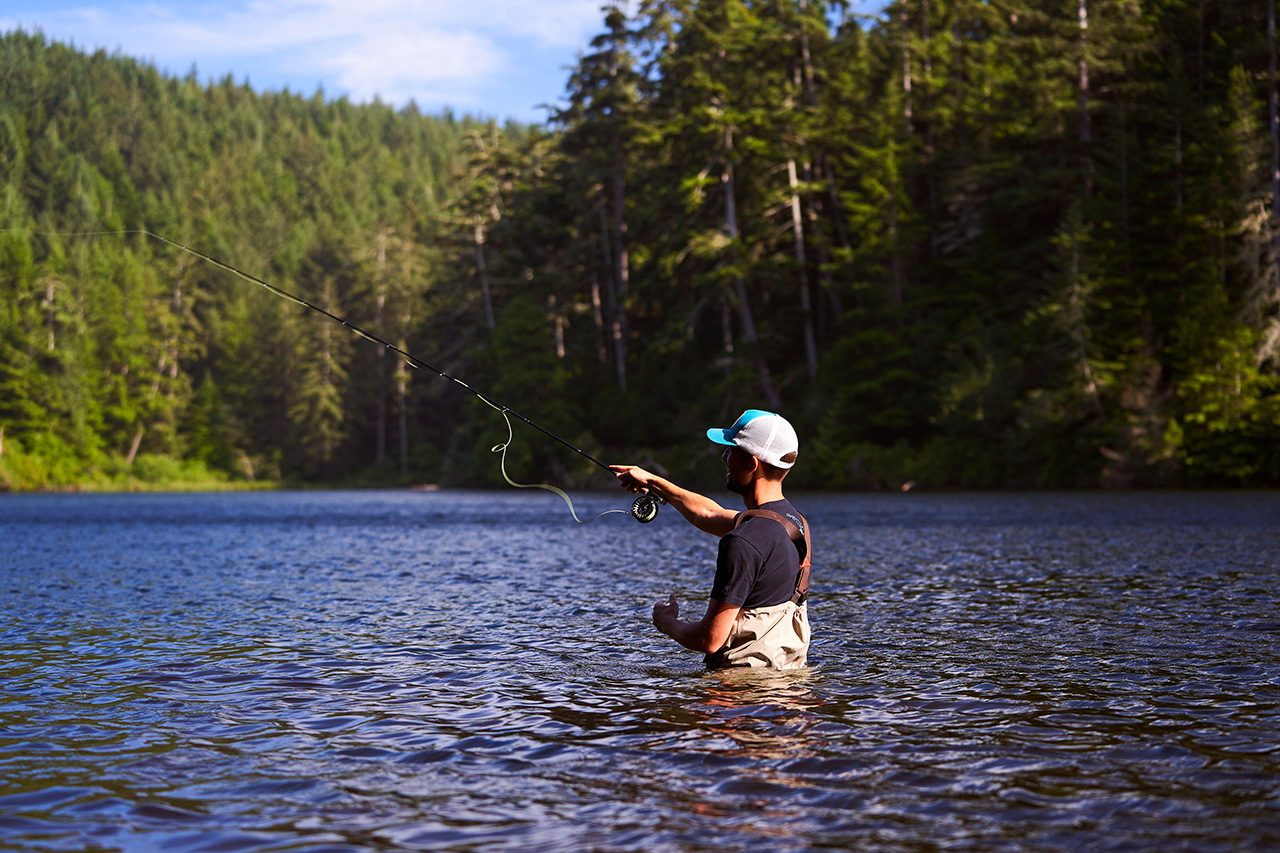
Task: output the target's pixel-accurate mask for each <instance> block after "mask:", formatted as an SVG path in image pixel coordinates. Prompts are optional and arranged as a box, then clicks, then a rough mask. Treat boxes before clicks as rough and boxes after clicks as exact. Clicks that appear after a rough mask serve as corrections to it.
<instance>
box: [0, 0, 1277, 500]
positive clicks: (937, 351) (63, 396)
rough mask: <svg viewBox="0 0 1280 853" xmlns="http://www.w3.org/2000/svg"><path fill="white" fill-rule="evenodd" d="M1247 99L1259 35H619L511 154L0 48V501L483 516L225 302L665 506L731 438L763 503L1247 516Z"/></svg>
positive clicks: (413, 121)
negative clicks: (663, 498)
mask: <svg viewBox="0 0 1280 853" xmlns="http://www.w3.org/2000/svg"><path fill="white" fill-rule="evenodd" d="M1276 91H1277V47H1276V43H1275V4H1274V2H1273V0H894V2H891V3H889V4H888V5H887V6H886V7H885V8H884V9H883V11H882V12H880V13H879V14H877V15H876V16H862V15H857V14H854V11H853V9H852V8H851V7H849V6H847V5H846V4H843V3H841V2H838V1H837V0H633V2H631V3H628V4H626V5H608V6H605V7H604V8H603V9H602V10H601V20H600V26H599V31H598V35H597V36H596V37H595V38H594V40H593V41H592V42H591V43H590V45H589V47H587V48H585V49H584V51H583V52H582V53H581V55H580V56H579V57H578V60H577V63H576V65H575V67H574V68H573V69H572V71H571V74H570V76H569V79H568V84H567V87H566V90H565V91H564V92H548V93H547V99H548V101H553V102H555V103H556V106H555V107H554V109H552V110H551V111H550V113H549V117H548V120H547V121H546V123H545V124H538V125H523V124H516V123H512V122H507V123H501V122H498V121H494V120H492V119H489V118H485V117H483V116H459V115H454V114H452V113H450V112H444V113H441V114H437V115H430V114H425V113H424V112H422V111H420V110H419V109H418V108H417V107H416V106H414V105H412V104H411V105H409V106H407V107H404V108H399V109H397V108H393V107H391V106H388V105H386V104H383V103H381V102H377V101H375V102H373V103H365V104H356V103H352V102H350V101H349V100H347V99H345V98H330V97H326V95H325V93H324V92H323V91H317V92H315V93H314V94H312V95H306V94H300V93H293V92H289V91H287V90H286V91H283V92H272V91H266V92H258V91H255V90H253V89H251V88H250V87H249V86H248V85H247V84H238V83H236V82H235V80H234V79H232V78H231V77H227V78H225V79H222V80H201V79H199V78H198V76H197V74H196V72H195V70H194V69H193V70H192V71H191V72H190V73H189V74H188V75H187V76H185V77H182V78H176V77H171V76H166V75H164V74H162V73H160V72H159V71H157V70H156V69H155V68H154V67H153V66H152V65H149V64H147V63H145V62H142V61H139V60H136V59H132V58H129V57H127V56H122V55H119V54H107V53H105V52H95V53H88V52H85V51H81V50H78V49H76V48H74V47H72V46H68V45H64V44H60V43H57V42H53V41H50V40H49V39H47V38H46V37H45V36H43V35H42V34H40V33H38V32H36V33H29V32H24V31H13V32H9V33H7V34H4V35H2V36H0V490H25V489H42V488H137V487H143V486H148V485H149V486H150V487H169V488H175V487H180V486H193V485H195V486H206V487H213V486H225V487H252V486H263V485H268V486H269V485H279V484H282V483H283V484H291V485H302V484H316V485H335V484H341V485H396V484H399V485H409V484H426V483H432V484H441V485H446V486H486V485H497V484H500V483H501V482H502V470H501V469H500V466H499V460H498V458H497V456H495V454H494V453H493V452H492V450H493V448H494V447H495V446H499V445H503V444H505V443H507V439H508V432H507V424H506V422H505V421H504V419H503V417H502V415H501V413H500V412H499V411H497V410H495V409H494V408H493V407H491V406H489V405H487V404H486V403H485V402H484V401H483V400H481V399H479V398H477V397H476V396H475V395H473V394H471V393H469V392H468V391H467V390H466V389H465V388H464V387H461V386H460V385H459V384H457V383H454V382H450V381H447V380H446V379H442V378H441V377H440V376H438V375H436V374H435V373H433V372H431V371H430V370H425V369H421V368H420V367H415V366H413V365H412V364H409V363H407V362H406V361H405V360H404V359H402V358H399V357H397V355H396V353H395V352H394V351H393V350H390V349H388V348H386V347H383V346H380V345H378V344H376V343H374V342H371V341H369V340H366V339H364V338H362V337H361V336H359V335H357V334H352V333H351V331H350V330H349V329H347V328H344V326H343V325H342V324H341V323H338V322H335V321H333V320H332V319H329V318H327V317H325V316H323V315H322V314H321V313H319V312H317V311H313V310H309V309H307V308H305V307H302V306H299V305H298V304H297V303H296V302H293V301H290V300H288V299H283V298H281V297H280V296H279V295H277V294H276V293H273V292H272V291H271V290H270V289H268V288H265V287H261V286H258V284H256V283H255V282H254V281H253V280H251V279H252V278H257V279H261V280H262V281H264V282H267V283H269V284H271V285H272V286H274V287H277V288H280V289H282V290H284V291H287V292H289V293H292V294H296V295H297V296H299V297H300V298H302V299H305V300H306V301H308V302H310V303H312V304H314V305H315V306H317V307H319V308H322V309H323V310H324V311H327V312H329V313H331V314H332V315H334V316H337V317H341V318H344V319H346V320H348V321H349V322H350V323H352V324H354V325H356V326H358V327H360V328H362V329H364V330H366V331H368V332H369V333H371V334H373V335H375V336H377V337H378V338H380V339H382V340H383V341H386V342H389V343H391V344H393V345H394V346H395V347H398V348H400V349H402V350H404V351H406V352H409V353H412V354H413V356H414V357H415V358H417V359H419V360H421V361H422V362H424V363H426V364H428V365H431V366H433V367H435V368H437V369H438V370H440V371H443V372H445V373H447V374H448V375H449V376H452V377H456V378H457V379H459V380H460V381H463V382H465V383H467V384H468V385H470V386H471V387H472V388H475V389H478V390H479V391H482V392H483V393H484V394H485V395H487V396H488V397H489V398H490V399H492V400H495V401H498V402H499V403H500V404H501V405H505V406H509V407H510V408H511V409H512V410H514V411H516V412H518V413H520V414H521V415H522V416H524V417H527V418H528V419H530V420H532V421H534V422H536V423H537V424H539V425H540V426H542V427H544V428H546V429H547V430H550V431H551V432H553V433H555V434H556V435H558V436H560V437H562V438H563V439H565V440H566V441H568V442H570V443H572V444H574V445H576V446H578V447H581V448H583V449H584V450H585V451H587V452H588V453H590V454H592V455H593V456H596V457H598V458H601V459H604V460H605V461H608V462H636V463H640V464H645V465H648V466H652V467H654V468H655V469H656V470H661V471H664V472H666V473H668V474H669V475H670V476H673V477H675V478H676V479H678V480H681V481H683V482H687V483H688V484H689V485H691V486H697V485H698V484H701V485H702V486H704V487H705V486H707V485H708V480H709V479H710V482H712V483H714V482H715V481H716V479H713V478H717V479H718V477H719V474H718V472H719V471H720V470H722V469H721V463H720V459H719V454H718V453H717V452H716V451H715V448H714V447H711V446H709V444H708V442H706V441H705V438H704V433H705V430H706V428H707V427H710V426H727V425H728V424H729V423H730V422H731V421H732V420H733V419H734V418H735V417H736V416H737V415H738V414H739V413H740V412H741V411H742V410H743V409H746V408H765V409H774V410H777V411H780V412H782V413H784V414H785V415H787V417H788V418H789V419H791V420H792V422H793V423H795V425H796V426H797V429H798V431H799V433H800V435H801V459H800V462H799V464H798V465H797V466H796V469H795V471H794V473H793V475H792V479H791V480H789V484H792V485H796V486H801V487H805V488H836V489H893V490H897V489H904V488H913V487H914V488H920V489H975V488H981V489H987V488H1008V489H1034V488H1069V489H1074V488H1150V487H1178V488H1186V487H1196V488H1200V487H1253V488H1257V487H1270V486H1275V485H1280V272H1278V270H1280V117H1278V116H1277V101H1276ZM156 235H158V236H156ZM179 244H180V245H179ZM181 246H186V247H190V248H191V249H193V250H195V252H198V253H200V254H201V255H204V256H206V257H207V258H210V259H213V262H211V261H209V260H207V259H206V258H205V257H200V256H198V255H196V254H193V253H192V252H189V251H184V250H183V249H182V248H181ZM228 268H231V269H228ZM234 271H241V272H243V273H245V274H247V276H246V275H237V274H236V273H235V272H234ZM512 422H513V424H514V436H513V438H512V440H511V441H510V444H509V446H508V448H507V451H506V456H505V466H506V471H507V473H508V474H509V475H510V476H511V477H514V478H515V479H517V480H520V481H522V482H533V481H541V480H545V481H548V482H552V483H556V484H558V485H560V486H562V487H566V488H578V489H584V488H605V487H609V488H612V487H613V481H612V479H611V478H610V477H609V475H608V474H607V473H605V472H603V471H601V470H600V469H599V468H598V467H597V466H595V465H593V464H592V463H591V461H590V460H587V459H585V458H584V457H582V456H580V455H578V454H575V453H573V452H572V451H571V450H569V449H567V448H565V447H564V446H563V445H562V444H559V443H557V442H555V441H552V440H550V439H548V438H547V437H546V436H545V435H543V434H542V433H540V432H538V431H536V430H532V429H530V428H528V426H527V425H525V424H524V423H522V422H521V421H520V420H519V419H514V418H513V419H512Z"/></svg>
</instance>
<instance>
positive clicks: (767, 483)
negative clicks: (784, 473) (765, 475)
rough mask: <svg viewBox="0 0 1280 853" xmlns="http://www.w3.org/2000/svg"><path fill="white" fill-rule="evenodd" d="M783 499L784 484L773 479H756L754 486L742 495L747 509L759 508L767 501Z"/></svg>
mask: <svg viewBox="0 0 1280 853" xmlns="http://www.w3.org/2000/svg"><path fill="white" fill-rule="evenodd" d="M780 500H783V496H782V484H781V483H779V482H775V481H773V480H763V479H762V480H756V481H755V482H754V483H752V488H751V489H750V490H749V491H748V492H747V493H746V494H745V495H743V496H742V502H743V503H745V504H746V505H747V509H759V508H760V507H761V506H763V505H765V504H767V503H773V502H774V501H780Z"/></svg>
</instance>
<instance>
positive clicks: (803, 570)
mask: <svg viewBox="0 0 1280 853" xmlns="http://www.w3.org/2000/svg"><path fill="white" fill-rule="evenodd" d="M752 516H760V517H761V518H772V519H773V520H774V521H776V522H778V523H779V524H781V525H782V529H783V530H786V531H787V536H789V537H791V541H792V542H794V543H795V545H796V550H797V551H800V576H799V577H798V578H796V591H795V592H794V593H792V594H791V601H792V603H794V604H803V603H804V600H805V599H806V598H808V597H809V566H810V565H811V560H810V553H809V552H810V548H809V521H808V520H807V519H806V518H805V517H804V516H803V515H802V516H800V520H801V521H802V522H804V530H801V529H800V528H799V527H796V523H795V522H794V521H792V520H791V519H789V518H787V517H786V516H785V515H783V514H782V513H779V512H774V511H773V510H771V509H749V510H747V511H745V512H740V513H738V517H737V518H735V519H734V520H733V526H734V527H737V526H738V525H739V524H741V523H742V522H744V521H746V520H747V519H748V518H751V517H752ZM801 545H803V546H804V550H801V548H800V546H801Z"/></svg>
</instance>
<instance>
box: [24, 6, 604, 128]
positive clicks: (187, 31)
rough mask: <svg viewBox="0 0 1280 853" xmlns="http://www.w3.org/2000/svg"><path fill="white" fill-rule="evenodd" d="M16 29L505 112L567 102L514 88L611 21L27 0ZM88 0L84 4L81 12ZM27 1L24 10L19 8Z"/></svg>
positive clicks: (215, 68)
mask: <svg viewBox="0 0 1280 853" xmlns="http://www.w3.org/2000/svg"><path fill="white" fill-rule="evenodd" d="M25 1H26V2H30V3H32V4H33V5H32V8H31V11H30V12H17V13H12V14H11V15H10V16H8V17H9V18H10V19H9V20H3V19H0V27H3V28H4V29H5V30H8V29H12V28H14V27H15V26H18V25H21V26H23V27H25V28H27V29H33V28H39V29H41V30H43V31H44V32H45V34H46V35H47V36H49V37H50V38H54V39H58V40H64V41H73V42H74V43H75V44H77V45H78V46H80V47H82V48H90V49H92V48H97V47H102V48H105V49H107V50H109V51H114V50H117V49H118V50H120V51H121V52H122V53H124V54H127V55H130V56H136V57H139V58H141V59H144V60H148V61H154V62H155V63H156V64H157V65H159V66H160V67H161V68H163V69H166V70H167V71H169V72H170V73H176V74H181V73H185V72H186V70H187V69H189V68H190V67H191V66H192V65H193V64H194V65H195V66H196V68H197V69H198V71H199V73H200V74H201V75H202V76H212V77H220V76H222V75H224V74H227V73H230V74H232V75H233V77H235V78H236V79H244V78H246V77H248V78H249V79H250V82H252V83H253V84H254V85H255V86H258V87H263V88H280V87H281V85H288V86H290V88H293V89H294V90H295V91H310V90H312V89H314V87H315V86H316V85H317V84H323V85H324V88H325V91H326V93H327V94H330V95H334V94H338V93H346V94H348V95H349V96H350V97H351V98H352V99H354V100H359V101H365V100H372V98H373V97H374V96H375V95H377V96H379V97H381V98H382V100H383V101H385V102H388V103H392V104H397V105H401V104H404V103H406V102H407V101H408V100H410V99H415V100H417V101H418V103H419V104H420V105H423V106H424V107H428V108H429V107H431V106H432V105H435V104H444V103H449V104H452V105H458V106H464V107H468V108H478V109H480V110H482V111H486V112H494V111H495V110H494V106H493V105H491V99H493V98H495V97H504V96H512V97H515V98H516V103H518V104H520V107H519V109H527V108H530V107H532V104H533V103H534V102H535V101H537V100H550V99H554V98H556V97H558V96H559V95H560V94H561V92H560V91H559V90H553V91H542V92H538V93H536V94H535V93H532V92H531V93H529V94H528V95H526V96H523V100H521V96H519V95H516V94H513V93H512V92H507V91H505V90H514V89H518V88H519V86H520V85H521V84H522V83H523V84H525V85H534V83H533V81H534V80H537V81H540V84H541V85H543V86H545V85H546V81H548V80H558V81H559V84H558V85H560V86H562V85H563V81H564V73H563V71H562V68H563V66H565V65H568V64H570V63H572V62H573V60H574V57H575V54H576V52H577V51H578V50H579V49H581V48H583V47H585V45H586V43H587V42H588V41H589V40H590V38H591V37H592V35H594V34H595V33H596V32H598V31H599V30H600V29H601V28H602V26H603V24H602V14H601V12H600V4H601V0H468V2H457V0H235V2H221V3H218V2H206V3H200V2H191V0H153V2H149V3H145V4H138V3H128V2H127V0H126V2H124V3H120V2H119V0H88V2H90V3H93V5H84V4H85V3H86V0H69V2H64V0H43V2H42V0H25ZM77 3H79V4H81V5H76V4H77ZM15 5H16V4H15Z"/></svg>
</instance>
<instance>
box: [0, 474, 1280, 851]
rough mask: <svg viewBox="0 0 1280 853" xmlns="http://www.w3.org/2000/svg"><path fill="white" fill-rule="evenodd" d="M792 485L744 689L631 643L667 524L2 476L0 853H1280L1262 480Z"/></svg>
mask: <svg viewBox="0 0 1280 853" xmlns="http://www.w3.org/2000/svg"><path fill="white" fill-rule="evenodd" d="M583 500H584V501H585V503H586V504H587V505H588V510H589V511H599V510H601V509H605V508H609V507H617V506H620V505H621V506H625V501H624V500H620V499H617V498H614V496H612V495H609V496H596V497H588V498H585V499H583ZM797 504H798V505H800V507H801V508H802V510H804V511H806V512H807V514H808V515H809V517H810V519H811V521H812V522H813V524H814V528H815V550H816V561H815V574H814V599H813V603H812V604H811V617H812V621H813V625H814V632H815V642H814V646H813V649H812V651H811V663H812V666H811V667H810V669H809V670H807V671H805V672H802V673H800V674H796V675H786V676H778V675H774V676H768V675H761V674H759V673H740V672H739V673H716V674H708V673H704V672H703V671H702V669H701V666H700V660H699V658H698V657H697V656H696V655H693V654H691V653H684V652H680V651H679V650H677V649H676V647H675V646H673V645H672V644H671V643H669V642H668V641H667V640H666V639H665V638H662V637H660V636H659V635H657V633H656V632H655V631H654V630H653V629H652V627H651V626H650V625H649V623H648V612H649V609H650V605H651V603H652V602H653V601H656V600H658V599H660V598H665V597H666V594H667V593H668V592H670V591H672V590H675V591H677V592H678V593H680V595H681V596H682V599H683V601H684V602H685V604H684V606H685V607H686V608H689V609H691V610H692V611H693V612H695V613H700V612H701V607H702V604H701V599H702V598H703V597H704V595H705V590H706V588H707V587H708V584H709V573H710V568H709V567H710V565H711V561H712V559H713V557H714V549H715V543H714V541H712V540H711V539H709V538H706V537H699V535H698V534H696V533H695V532H694V531H692V529H691V528H689V527H688V526H687V525H685V524H684V523H683V522H682V521H681V520H680V519H679V517H678V516H677V515H676V513H674V512H673V511H671V510H669V509H668V510H666V511H665V512H663V513H662V515H661V516H660V517H659V519H658V521H656V522H655V523H654V524H652V525H648V526H640V525H637V524H635V523H634V522H633V521H632V520H631V519H630V518H629V517H625V516H622V515H611V516H606V517H604V518H601V519H599V520H598V521H595V522H593V523H592V524H588V525H586V526H582V527H579V526H577V525H575V524H573V523H572V521H570V520H567V519H566V514H565V513H564V511H563V505H562V504H559V503H558V502H557V501H556V499H555V498H554V497H552V496H545V495H528V494H525V493H509V492H499V493H422V492H374V493H301V494H292V493H284V494H278V493H277V494H250V495H243V494H241V495H182V496H174V495H164V496H157V495H144V496H75V495H37V496H13V495H10V496H0V566H2V567H3V569H4V571H3V574H2V575H0V589H3V610H2V612H3V621H2V622H0V644H2V645H0V685H2V686H0V691H2V692H3V707H2V708H0V848H3V849H6V850H91V849H128V850H160V849H163V850H180V851H181V850H192V851H195V850H315V851H320V850H325V851H341V850H407V849H412V850H416V849H421V850H519V851H542V850H545V851H571V850H572V851H577V850H596V851H632V850H634V851H693V850H709V849H718V850H740V849H748V848H750V849H753V850H770V851H784V850H819V849H828V850H831V849H848V850H859V851H879V850H883V851H937V850H960V851H1005V850H1013V851H1053V850H1064V851H1065V850H1071V851H1081V850H1097V851H1122V850H1160V851H1174V850H1188V851H1191V850H1194V851H1210V850H1262V849H1267V848H1270V849H1278V848H1280V745H1278V742H1280V652H1277V640H1280V612H1278V610H1277V594H1278V592H1280V584H1278V583H1277V580H1276V564H1277V555H1278V554H1280V524H1278V523H1277V522H1278V521H1280V496H1276V495H1271V494H1256V493H1254V494H1210V495H1198V494H1152V495H1132V494H1130V495H1106V494H1085V495H878V496H877V495H871V496H832V495H822V496H803V497H800V498H797Z"/></svg>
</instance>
